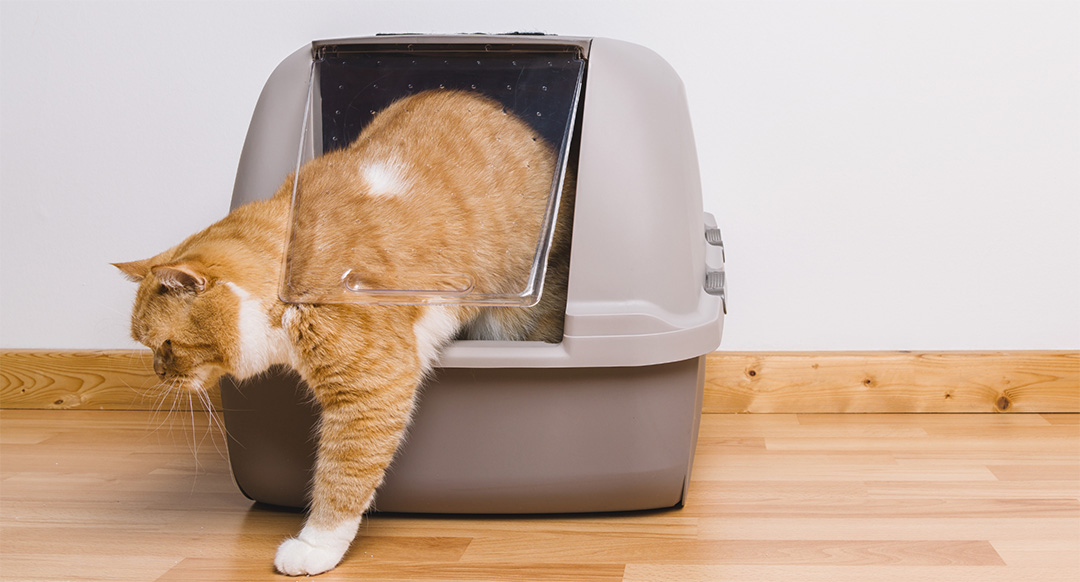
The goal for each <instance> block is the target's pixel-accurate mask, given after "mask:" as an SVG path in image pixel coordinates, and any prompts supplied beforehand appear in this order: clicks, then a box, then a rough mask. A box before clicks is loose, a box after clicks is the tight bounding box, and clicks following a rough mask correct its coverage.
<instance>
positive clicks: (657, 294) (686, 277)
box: [232, 35, 725, 368]
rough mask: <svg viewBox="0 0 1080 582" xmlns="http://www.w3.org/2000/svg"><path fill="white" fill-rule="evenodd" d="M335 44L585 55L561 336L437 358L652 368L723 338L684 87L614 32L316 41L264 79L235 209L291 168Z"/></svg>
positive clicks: (464, 348)
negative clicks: (321, 68) (321, 58)
mask: <svg viewBox="0 0 1080 582" xmlns="http://www.w3.org/2000/svg"><path fill="white" fill-rule="evenodd" d="M328 45H339V46H340V45H357V46H359V45H370V46H378V45H396V46H398V48H402V47H407V48H409V50H412V49H413V48H418V49H430V48H444V49H445V48H454V45H461V46H465V47H469V48H470V49H475V48H478V47H479V48H481V49H484V48H485V47H487V48H488V49H489V50H493V51H500V50H508V49H509V47H516V48H525V49H534V50H536V51H563V52H564V53H565V52H567V51H569V52H570V53H572V54H576V55H577V56H578V58H581V59H585V60H587V61H588V73H587V76H588V79H587V81H586V83H587V87H586V88H585V89H584V92H583V95H581V96H580V98H581V100H582V101H583V103H582V106H581V113H580V116H581V118H580V120H578V126H579V127H580V134H579V135H577V136H576V137H575V139H576V140H580V144H578V165H577V175H576V193H577V196H576V201H575V206H574V221H573V222H574V224H573V243H572V245H571V258H570V281H569V287H568V291H567V306H566V319H565V327H564V330H565V331H564V339H563V341H562V342H561V343H559V344H547V343H543V342H489V341H462V342H453V343H452V344H450V345H449V346H447V347H446V348H445V349H444V351H443V352H442V354H441V356H440V360H439V363H438V366H440V367H445V368H539V367H616V366H617V367H624V366H649V365H654V364H661V363H666V362H675V361H681V360H686V359H690V358H696V357H700V356H702V355H704V354H707V353H709V352H711V351H713V350H714V349H716V347H717V346H718V345H719V344H720V337H721V333H722V329H723V321H724V311H725V310H724V307H723V306H724V297H723V295H722V293H723V286H722V282H723V276H722V272H723V268H724V263H723V247H722V246H720V245H718V244H717V242H719V241H717V240H715V234H716V229H715V221H714V220H713V219H712V217H711V216H709V215H707V214H703V208H702V197H701V182H700V173H699V170H698V163H697V152H696V148H695V144H694V136H693V131H692V128H691V123H690V114H689V109H688V107H687V101H686V94H685V90H684V88H683V85H682V81H681V80H680V79H679V77H678V74H677V73H676V72H675V71H674V69H673V68H672V67H671V66H670V65H669V64H668V63H667V62H665V61H664V59H663V58H661V57H660V56H659V55H657V54H656V53H654V52H653V51H651V50H649V49H647V48H645V47H642V46H639V45H636V44H632V43H627V42H623V41H618V40H613V39H604V38H588V39H583V38H571V37H552V36H529V35H503V36H491V35H457V36H425V35H409V36H377V37H367V38H356V39H347V40H337V41H318V42H315V43H313V44H312V45H309V46H306V47H304V48H302V49H300V50H298V51H296V52H295V53H294V54H293V55H291V56H289V57H288V58H286V59H285V60H284V61H283V62H282V63H281V64H280V65H279V66H278V67H277V69H276V70H275V71H274V73H273V74H272V75H271V76H270V78H269V79H268V80H267V82H266V86H265V87H264V89H263V92H262V94H261V95H260V97H259V102H258V104H257V105H256V108H255V112H254V114H253V117H252V122H251V126H250V129H249V130H248V136H247V140H246V141H245V143H244V149H243V153H242V155H241V157H240V164H239V168H238V170H237V177H236V185H235V188H234V191H233V198H232V207H233V208H236V207H238V206H240V205H242V204H245V203H247V202H252V201H255V200H261V199H265V198H268V197H270V196H271V195H272V194H273V193H274V192H275V191H276V190H277V189H278V188H279V186H280V185H281V184H282V182H284V180H285V178H286V177H287V176H288V174H289V173H291V172H293V171H295V169H296V167H297V161H298V151H297V137H298V135H299V133H298V132H299V129H298V128H301V127H302V126H303V125H304V123H305V122H307V121H309V120H310V118H311V117H312V112H311V107H310V103H309V100H308V99H309V94H310V91H311V79H312V62H313V55H314V54H315V53H317V51H318V50H319V49H320V47H323V46H328ZM545 64H546V63H545ZM305 135H307V134H305ZM325 137H326V134H325V133H324V134H323V135H321V136H319V138H318V139H320V140H321V139H324V138H325ZM339 139H340V138H339ZM308 140H309V141H306V142H304V143H305V144H307V145H306V146H305V147H310V148H311V149H310V150H309V151H308V153H307V154H302V155H308V156H313V155H314V145H313V144H314V143H315V142H316V136H315V135H314V133H312V134H311V135H310V137H309V138H308ZM319 143H321V142H319ZM717 281H720V283H721V285H720V287H719V291H720V293H717V288H716V282H717Z"/></svg>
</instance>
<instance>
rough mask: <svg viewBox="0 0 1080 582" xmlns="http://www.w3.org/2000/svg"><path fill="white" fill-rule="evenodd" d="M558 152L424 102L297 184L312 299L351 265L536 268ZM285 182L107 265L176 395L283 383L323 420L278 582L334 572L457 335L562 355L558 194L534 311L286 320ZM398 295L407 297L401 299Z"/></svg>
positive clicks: (488, 279)
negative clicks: (303, 511)
mask: <svg viewBox="0 0 1080 582" xmlns="http://www.w3.org/2000/svg"><path fill="white" fill-rule="evenodd" d="M554 164H555V154H554V152H553V150H552V148H551V146H549V145H548V144H547V143H545V142H544V140H543V139H541V138H540V137H539V136H538V135H537V134H536V132H535V131H534V130H533V129H532V128H531V127H529V126H528V125H527V124H526V123H524V122H523V121H521V120H520V119H518V118H516V117H514V116H513V115H512V114H508V113H506V111H505V110H504V109H503V108H502V106H501V105H499V104H497V103H496V102H494V101H492V100H489V99H487V98H484V97H481V96H479V95H476V94H472V93H466V92H458V91H429V92H424V93H420V94H417V95H413V96H410V97H406V98H404V99H401V100H399V101H396V102H395V103H393V104H391V105H390V106H389V107H387V108H386V109H384V110H383V111H381V112H380V113H379V114H378V115H377V116H376V117H375V118H374V119H373V120H372V122H371V123H370V125H369V126H368V127H367V128H365V130H364V131H363V133H362V134H361V135H360V136H359V137H358V138H357V140H356V141H355V142H354V143H353V144H351V145H350V146H349V147H348V148H345V149H342V150H337V151H333V152H329V153H327V154H325V155H323V156H320V157H319V158H316V159H315V160H312V161H311V162H309V163H307V164H305V165H304V166H303V167H302V168H301V170H300V178H299V180H300V181H299V187H300V188H301V191H302V192H305V193H306V192H316V191H317V192H319V196H318V197H317V198H316V199H314V200H315V201H314V202H312V203H311V204H310V205H307V206H305V210H304V213H311V214H302V215H300V216H299V217H298V220H299V223H298V224H299V225H300V226H298V228H305V225H306V224H308V223H307V222H305V221H307V220H309V219H313V217H315V216H319V217H320V219H324V220H325V219H326V217H334V218H333V220H334V222H335V224H340V228H335V229H329V230H328V229H321V230H320V231H319V232H318V233H317V234H316V236H312V237H306V238H307V239H308V240H309V241H310V244H307V245H305V246H301V247H299V248H298V249H294V253H295V254H294V255H293V265H294V266H299V267H298V268H300V269H301V270H302V272H303V273H304V274H305V277H306V278H307V279H305V280H308V281H310V282H311V283H312V284H321V279H320V278H326V277H336V278H337V279H338V280H339V281H340V271H339V270H338V266H339V265H344V264H349V265H359V266H361V268H363V269H364V271H363V273H362V276H363V277H364V278H365V280H370V281H372V282H374V283H376V284H378V285H380V286H387V287H391V288H392V287H394V286H395V285H396V284H401V283H402V282H403V281H405V279H403V278H407V277H408V274H409V273H411V272H417V271H419V272H430V273H466V274H468V275H470V276H471V277H473V278H474V279H475V280H477V281H480V282H482V284H484V285H485V286H486V287H487V288H492V289H495V288H502V287H505V286H506V285H507V283H506V282H507V281H509V280H510V279H511V278H513V276H514V275H513V274H514V273H515V272H517V271H518V270H519V269H521V268H522V266H523V265H526V267H525V268H526V269H527V265H528V264H529V263H530V262H531V261H532V258H533V254H534V250H535V248H534V247H535V241H536V236H537V233H538V232H539V231H538V229H539V228H540V221H541V217H542V216H543V213H544V210H545V207H546V203H547V197H548V193H549V191H550V183H551V177H552V174H553V170H554ZM292 187H293V177H292V176H290V177H289V178H288V179H287V180H286V181H285V183H284V184H283V185H282V186H281V188H280V189H279V190H278V192H277V193H276V194H275V195H274V196H273V197H272V198H270V199H267V200H263V201H259V202H253V203H250V204H247V205H244V206H242V207H240V208H237V209H236V210H235V211H233V212H232V213H230V214H229V215H228V216H227V217H225V218H224V219H222V220H221V221H220V222H217V223H216V224H214V225H212V226H210V227H209V228H207V229H206V230H204V231H202V232H199V233H197V234H195V235H192V236H191V237H189V238H188V239H187V240H185V241H184V242H182V243H180V244H179V245H177V246H176V247H174V248H172V249H169V250H167V251H165V252H163V253H161V254H159V255H157V256H155V257H152V258H150V259H146V260H142V261H135V262H130V263H119V264H117V265H116V266H117V267H118V268H119V269H120V270H121V271H123V273H124V274H125V275H126V276H127V277H128V278H130V279H132V280H134V281H137V282H139V283H140V284H139V288H138V291H137V294H136V300H135V307H134V310H133V314H132V322H131V331H132V336H133V337H134V338H135V339H136V340H137V341H139V342H141V343H142V344H144V345H146V346H147V347H149V348H150V349H152V350H153V351H154V370H155V371H156V372H157V374H158V375H159V376H160V377H161V378H162V379H163V380H164V381H165V382H168V383H170V384H171V385H175V386H179V387H181V388H182V389H187V390H196V391H198V390H206V389H210V388H212V387H213V386H215V385H216V381H217V379H218V378H220V377H221V376H222V375H224V374H231V375H233V376H235V377H237V378H239V379H245V378H250V377H252V376H254V375H257V374H259V373H261V372H263V371H265V370H267V369H268V368H269V367H271V366H272V365H275V364H286V365H289V366H291V367H293V368H294V369H296V370H297V371H298V372H299V373H300V375H301V377H302V378H303V379H304V380H305V381H306V383H307V385H308V386H309V387H310V389H311V391H312V392H313V394H314V397H315V399H316V400H317V401H318V403H319V404H320V406H321V422H320V424H319V435H318V437H319V445H318V453H317V461H316V467H315V477H314V482H313V484H312V487H313V489H312V502H311V508H310V512H309V514H308V517H307V520H306V522H305V524H304V527H303V529H302V530H301V531H300V533H299V535H298V536H297V537H295V538H292V539H288V540H286V541H285V542H284V543H282V544H281V546H280V547H279V548H278V550H277V556H276V558H275V560H274V565H275V566H276V567H277V569H278V570H279V571H280V572H282V573H285V574H290V575H304V574H318V573H321V572H325V571H327V570H330V569H332V568H334V567H335V566H336V565H337V564H338V563H339V562H340V561H341V559H342V557H343V556H344V554H345V552H346V551H347V550H348V548H349V545H350V543H351V542H352V540H353V538H354V537H355V535H356V532H357V528H358V526H359V524H360V519H361V515H362V514H363V513H364V511H365V510H367V509H368V507H369V506H370V505H371V503H372V499H373V496H374V493H375V489H376V488H377V487H378V486H379V484H380V483H381V482H382V480H383V475H384V472H385V470H386V468H387V466H388V465H389V464H390V462H391V460H392V459H393V457H394V454H395V451H396V450H397V448H398V445H399V444H400V443H401V441H402V437H403V435H404V434H405V430H406V428H407V426H408V424H409V420H410V416H411V414H412V411H413V405H414V400H415V395H416V389H417V386H418V385H419V384H420V382H421V381H422V379H423V378H424V377H425V375H426V374H427V373H428V372H429V371H430V370H431V367H432V365H433V363H434V362H435V361H436V359H437V356H438V352H439V350H440V348H441V347H443V346H444V345H445V344H446V343H448V342H449V341H451V340H453V339H455V338H456V337H468V338H475V339H522V340H545V341H559V340H560V339H561V336H562V322H563V313H564V310H565V301H566V295H565V290H566V281H567V273H568V263H569V233H570V229H569V224H568V222H569V217H570V204H569V202H570V200H569V198H568V197H569V195H570V194H571V193H572V186H571V185H570V180H567V187H566V188H564V204H563V205H562V210H561V211H560V215H559V223H558V227H557V231H556V232H557V234H556V240H555V244H554V246H553V249H552V253H551V256H550V259H549V269H548V279H547V283H546V284H545V287H546V291H545V293H544V294H543V295H542V297H541V301H540V303H539V304H538V305H537V306H535V307H532V308H514V307H501V308H492V307H488V308H479V307H468V306H407V305H403V306H398V305H391V306H386V305H360V304H286V303H283V302H282V301H281V300H280V299H279V298H278V286H279V280H280V273H281V268H282V263H283V253H284V247H285V237H286V233H287V230H288V229H287V226H288V225H287V223H288V221H289V217H290V203H291V192H292ZM398 288H402V287H398Z"/></svg>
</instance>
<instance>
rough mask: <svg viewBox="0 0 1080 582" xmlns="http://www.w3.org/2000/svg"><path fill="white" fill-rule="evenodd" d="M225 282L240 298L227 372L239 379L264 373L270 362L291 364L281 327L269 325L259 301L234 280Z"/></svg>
mask: <svg viewBox="0 0 1080 582" xmlns="http://www.w3.org/2000/svg"><path fill="white" fill-rule="evenodd" d="M225 285H226V286H227V287H228V288H229V289H231V290H232V292H233V293H235V294H236V297H237V299H238V300H239V301H240V310H239V316H238V320H237V322H236V327H237V330H238V331H239V336H240V345H239V346H238V350H237V357H236V361H234V362H232V370H230V372H231V373H232V374H233V375H234V376H236V377H237V378H239V379H241V380H243V379H246V378H250V377H252V376H254V375H256V374H259V373H262V372H265V371H266V369H267V368H269V367H270V366H273V365H274V364H289V363H291V360H292V357H291V356H292V348H291V345H290V343H289V337H288V334H286V332H285V330H284V329H283V328H282V327H275V326H273V325H271V324H270V318H269V316H268V315H267V313H266V310H265V309H264V308H263V306H262V303H261V302H260V301H259V300H258V299H255V298H254V297H252V296H251V294H250V293H248V292H247V291H246V290H245V289H244V288H243V287H241V286H239V285H237V284H235V283H225Z"/></svg>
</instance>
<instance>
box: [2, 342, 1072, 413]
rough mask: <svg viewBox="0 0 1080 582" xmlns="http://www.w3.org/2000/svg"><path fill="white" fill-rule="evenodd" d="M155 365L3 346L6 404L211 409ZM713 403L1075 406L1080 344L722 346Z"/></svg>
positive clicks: (895, 408)
mask: <svg viewBox="0 0 1080 582" xmlns="http://www.w3.org/2000/svg"><path fill="white" fill-rule="evenodd" d="M151 367H152V366H151V357H150V353H149V352H148V351H145V350H143V351H136V350H132V351H124V350H114V351H33V350H0V408H7V409H98V410H150V409H155V408H163V409H166V410H168V409H175V410H190V409H195V410H202V409H203V406H202V404H201V403H200V402H199V401H198V399H195V398H191V399H189V397H188V396H189V395H186V394H166V393H163V391H162V388H161V385H160V382H159V381H158V379H157V377H156V376H155V375H154V373H153V370H152V369H151ZM211 394H212V400H211V403H212V405H213V406H214V407H215V408H219V407H220V398H219V396H218V395H217V393H216V391H211ZM703 409H704V412H706V413H727V412H740V413H741V412H758V413H819V412H821V413H824V412H831V413H851V412H859V413H874V412H881V413H884V412H901V413H912V412H943V413H948V412H1042V413H1075V412H1080V351H1018V352H714V353H712V354H710V355H709V356H708V367H707V369H706V379H705V398H704V407H703Z"/></svg>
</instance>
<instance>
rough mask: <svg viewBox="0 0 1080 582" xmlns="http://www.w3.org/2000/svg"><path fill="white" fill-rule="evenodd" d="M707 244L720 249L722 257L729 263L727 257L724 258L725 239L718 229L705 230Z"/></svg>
mask: <svg viewBox="0 0 1080 582" xmlns="http://www.w3.org/2000/svg"><path fill="white" fill-rule="evenodd" d="M705 242H707V243H709V244H710V245H712V246H714V247H720V256H721V257H722V258H723V260H724V261H725V262H727V257H726V256H724V237H723V236H722V235H721V233H720V229H719V228H718V227H715V226H710V227H706V228H705Z"/></svg>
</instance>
